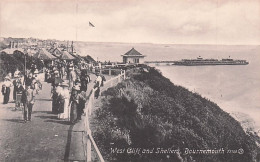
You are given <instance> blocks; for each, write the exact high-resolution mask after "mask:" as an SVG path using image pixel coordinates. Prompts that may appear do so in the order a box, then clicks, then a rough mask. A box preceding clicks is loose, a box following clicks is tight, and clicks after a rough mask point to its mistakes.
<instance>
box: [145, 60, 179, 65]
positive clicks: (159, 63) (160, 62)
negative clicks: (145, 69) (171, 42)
mask: <svg viewBox="0 0 260 162" xmlns="http://www.w3.org/2000/svg"><path fill="white" fill-rule="evenodd" d="M174 62H175V61H145V62H144V64H146V65H149V66H170V65H172V64H173V63H174Z"/></svg>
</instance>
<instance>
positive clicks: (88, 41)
mask: <svg viewBox="0 0 260 162" xmlns="http://www.w3.org/2000/svg"><path fill="white" fill-rule="evenodd" d="M0 38H12V39H30V38H32V39H39V40H56V41H71V42H72V41H73V42H74V43H75V42H86V43H120V44H158V45H160V44H161V45H221V46H260V43H259V44H213V43H155V42H117V41H115V42H113V41H106V42H103V41H84V40H77V41H75V40H60V39H57V38H47V39H46V38H44V39H43V38H37V37H0Z"/></svg>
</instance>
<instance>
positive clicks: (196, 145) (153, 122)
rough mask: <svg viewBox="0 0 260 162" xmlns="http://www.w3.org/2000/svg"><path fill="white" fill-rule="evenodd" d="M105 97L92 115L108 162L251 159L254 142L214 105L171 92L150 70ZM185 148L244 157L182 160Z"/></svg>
mask: <svg viewBox="0 0 260 162" xmlns="http://www.w3.org/2000/svg"><path fill="white" fill-rule="evenodd" d="M104 95H105V96H106V98H105V99H104V100H103V106H102V108H101V109H98V110H97V112H96V113H97V116H96V119H97V122H98V125H99V127H98V128H97V130H96V131H95V132H94V135H95V138H96V139H97V141H98V145H100V146H101V148H102V152H104V153H105V154H106V158H107V159H108V160H111V159H116V160H117V161H122V160H123V161H131V160H132V161H147V160H154V161H160V160H162V161H166V160H169V158H170V160H174V161H178V160H179V159H181V158H182V159H183V160H187V161H190V160H191V159H195V160H196V161H234V162H239V161H241V162H245V161H253V160H254V159H256V156H257V147H256V145H255V143H254V141H253V140H252V139H251V138H250V137H249V136H247V135H246V134H245V132H244V131H243V129H242V127H241V126H240V124H239V123H238V122H237V121H236V120H234V119H233V118H232V117H231V116H230V115H229V114H228V113H226V112H224V111H223V110H222V109H220V108H219V107H218V106H217V105H216V104H215V103H213V102H210V101H209V100H207V99H205V98H202V97H201V96H200V95H198V94H196V93H192V92H190V91H188V90H187V89H185V88H183V87H179V86H175V85H174V84H172V83H171V82H170V80H169V79H167V78H165V77H163V76H162V75H161V74H160V73H159V72H158V71H156V70H155V69H149V72H141V73H140V72H137V73H136V74H134V75H133V76H132V77H131V79H129V80H127V81H125V82H123V83H121V84H119V85H118V86H116V87H115V88H110V89H108V90H107V91H106V92H105V93H104ZM118 130H120V131H118ZM122 132H123V133H122ZM127 137H130V138H127ZM129 139H130V140H129ZM111 142H112V143H114V144H113V145H111ZM111 147H112V148H116V147H118V148H130V147H134V148H158V147H162V148H172V149H180V151H181V154H180V156H181V157H179V156H178V155H177V154H169V155H170V156H168V157H167V155H168V154H155V153H153V154H140V155H133V154H126V153H125V154H115V153H114V154H112V153H111ZM185 148H189V149H220V148H223V149H224V150H228V149H234V150H237V149H239V148H243V150H244V154H242V155H241V154H217V155H205V154H204V155H184V149H185Z"/></svg>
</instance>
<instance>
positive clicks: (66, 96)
mask: <svg viewBox="0 0 260 162" xmlns="http://www.w3.org/2000/svg"><path fill="white" fill-rule="evenodd" d="M61 87H62V90H61V93H60V97H61V105H60V109H59V114H58V118H59V119H69V115H70V113H69V100H70V92H69V89H68V87H69V85H68V84H66V83H62V84H61Z"/></svg>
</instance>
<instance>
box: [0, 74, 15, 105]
mask: <svg viewBox="0 0 260 162" xmlns="http://www.w3.org/2000/svg"><path fill="white" fill-rule="evenodd" d="M12 86H13V83H12V82H11V79H10V78H9V76H6V77H5V81H4V83H3V85H2V94H3V96H4V101H3V104H7V103H8V102H9V97H10V88H11V87H12Z"/></svg>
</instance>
